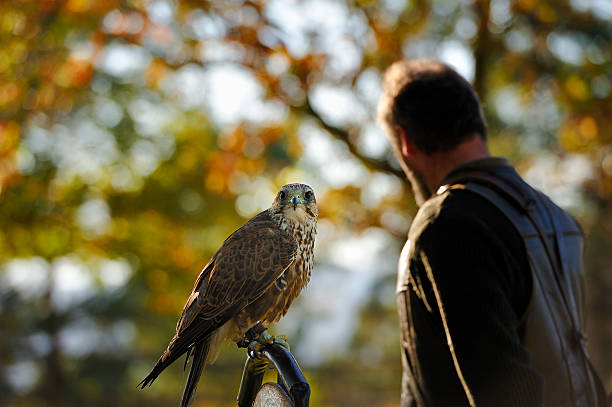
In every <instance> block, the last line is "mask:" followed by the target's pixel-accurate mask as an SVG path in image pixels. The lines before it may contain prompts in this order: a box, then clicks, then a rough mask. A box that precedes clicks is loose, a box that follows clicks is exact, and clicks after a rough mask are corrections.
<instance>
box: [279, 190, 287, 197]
mask: <svg viewBox="0 0 612 407" xmlns="http://www.w3.org/2000/svg"><path fill="white" fill-rule="evenodd" d="M278 196H279V198H280V199H285V196H287V195H286V194H285V191H280V193H279V194H278Z"/></svg>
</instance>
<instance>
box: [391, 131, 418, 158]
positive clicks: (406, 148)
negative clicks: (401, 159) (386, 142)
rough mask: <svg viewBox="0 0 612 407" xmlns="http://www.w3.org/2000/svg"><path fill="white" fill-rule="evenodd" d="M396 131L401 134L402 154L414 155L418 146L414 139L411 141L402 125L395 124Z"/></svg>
mask: <svg viewBox="0 0 612 407" xmlns="http://www.w3.org/2000/svg"><path fill="white" fill-rule="evenodd" d="M395 131H396V132H397V135H398V136H399V140H400V147H401V149H402V155H403V156H405V157H410V156H412V155H413V154H414V151H415V149H416V146H415V145H414V143H413V142H412V141H410V139H408V136H407V135H406V130H404V129H403V127H401V126H395Z"/></svg>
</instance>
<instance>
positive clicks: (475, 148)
mask: <svg viewBox="0 0 612 407" xmlns="http://www.w3.org/2000/svg"><path fill="white" fill-rule="evenodd" d="M489 156H490V154H489V149H488V148H487V144H486V142H485V140H483V139H482V138H480V136H477V135H476V136H474V137H472V138H470V139H468V140H466V141H464V142H462V143H461V144H459V145H458V146H456V147H455V148H453V149H452V150H450V151H444V152H436V153H433V154H431V155H429V156H428V158H427V159H428V160H429V163H428V165H426V166H424V171H423V176H424V178H425V181H426V183H427V185H428V187H429V188H430V190H431V191H436V190H437V189H438V187H439V186H440V183H441V182H442V180H443V179H444V177H446V175H448V174H449V173H450V172H451V171H452V170H454V169H455V168H457V167H459V166H460V165H463V164H465V163H468V162H470V161H473V160H477V159H480V158H486V157H489Z"/></svg>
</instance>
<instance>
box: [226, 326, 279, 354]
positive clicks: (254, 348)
mask: <svg viewBox="0 0 612 407" xmlns="http://www.w3.org/2000/svg"><path fill="white" fill-rule="evenodd" d="M267 329H268V328H266V327H265V326H264V325H263V324H262V323H261V321H259V322H257V324H256V325H255V326H253V327H251V328H250V329H249V330H248V331H246V332H245V334H244V338H242V340H240V341H239V342H238V343H237V345H238V347H239V348H249V353H251V354H253V353H254V352H259V351H261V349H262V348H263V347H264V346H267V345H272V344H273V343H278V344H279V345H281V346H284V347H285V348H287V349H289V343H288V342H287V337H286V336H285V335H279V336H272V335H270V334H269V333H268V332H267Z"/></svg>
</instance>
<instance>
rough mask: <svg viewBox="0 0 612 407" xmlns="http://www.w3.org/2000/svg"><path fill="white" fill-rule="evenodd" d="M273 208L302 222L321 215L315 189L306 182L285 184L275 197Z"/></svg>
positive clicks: (276, 211)
mask: <svg viewBox="0 0 612 407" xmlns="http://www.w3.org/2000/svg"><path fill="white" fill-rule="evenodd" d="M272 210H273V211H274V212H275V213H282V214H283V215H284V216H286V217H289V218H293V219H294V220H295V221H297V222H300V223H301V222H304V221H310V220H313V219H316V217H317V216H318V215H319V209H318V208H317V201H316V200H315V195H314V191H313V190H312V188H311V187H310V186H308V185H306V184H287V185H283V186H282V187H281V189H280V190H279V191H278V194H276V198H274V202H273V203H272Z"/></svg>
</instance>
